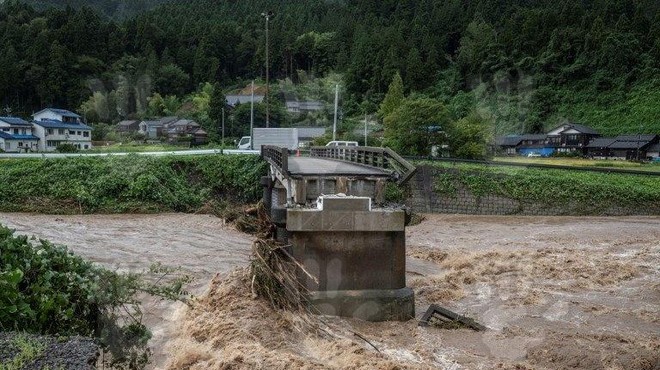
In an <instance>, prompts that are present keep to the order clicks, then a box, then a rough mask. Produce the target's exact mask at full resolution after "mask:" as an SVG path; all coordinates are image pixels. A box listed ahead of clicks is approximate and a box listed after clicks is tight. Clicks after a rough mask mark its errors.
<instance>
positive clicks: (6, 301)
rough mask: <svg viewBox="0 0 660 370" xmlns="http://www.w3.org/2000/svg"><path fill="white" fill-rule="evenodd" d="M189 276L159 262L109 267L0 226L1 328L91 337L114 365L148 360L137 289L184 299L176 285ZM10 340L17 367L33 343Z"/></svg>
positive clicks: (28, 358)
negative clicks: (127, 269) (136, 268)
mask: <svg viewBox="0 0 660 370" xmlns="http://www.w3.org/2000/svg"><path fill="white" fill-rule="evenodd" d="M190 281H191V279H190V278H189V277H188V276H186V275H181V274H179V273H178V271H177V270H175V269H171V268H166V267H163V266H160V265H155V266H152V268H151V269H150V270H149V271H148V272H142V273H134V272H131V273H119V272H116V271H111V270H108V269H105V268H103V267H100V266H97V265H95V264H92V263H91V262H88V261H85V260H83V259H82V258H80V257H79V256H76V255H74V254H73V253H72V252H70V251H69V250H68V249H67V248H66V247H65V246H60V245H55V244H52V243H50V242H49V241H47V240H38V241H37V240H35V239H34V238H28V237H27V236H24V235H18V236H16V235H14V232H13V230H10V229H8V228H6V227H4V226H2V225H0V328H2V330H3V331H16V332H27V333H34V334H48V335H56V336H74V335H80V336H85V337H92V338H95V339H96V340H97V341H98V343H99V344H100V345H101V346H102V347H103V348H104V349H107V350H108V351H109V353H110V354H111V356H110V357H109V358H104V361H107V364H109V365H113V366H118V367H117V368H127V369H128V368H130V369H137V368H141V367H142V366H143V365H145V364H146V363H147V360H148V353H149V352H148V351H147V350H146V347H145V346H146V344H147V341H148V340H149V338H150V336H151V334H150V332H149V330H148V329H147V328H146V326H145V325H144V324H143V323H142V321H141V318H142V310H141V307H140V301H139V299H138V294H142V293H148V294H151V295H156V296H159V297H161V298H165V299H173V300H185V299H186V296H187V293H186V292H185V291H184V290H183V286H184V284H186V283H188V282H190ZM19 338H20V337H19ZM15 347H18V349H19V350H20V353H19V356H17V357H15V358H14V360H12V362H11V363H9V364H8V369H11V368H12V367H11V366H12V364H13V365H16V366H17V367H16V368H23V367H21V366H19V365H21V364H24V363H26V362H29V361H31V360H32V359H33V358H34V357H36V356H38V354H39V353H38V352H39V350H40V349H39V348H38V347H36V346H35V345H33V344H30V343H27V342H25V341H20V340H19V341H18V342H17V343H15ZM0 367H1V366H0Z"/></svg>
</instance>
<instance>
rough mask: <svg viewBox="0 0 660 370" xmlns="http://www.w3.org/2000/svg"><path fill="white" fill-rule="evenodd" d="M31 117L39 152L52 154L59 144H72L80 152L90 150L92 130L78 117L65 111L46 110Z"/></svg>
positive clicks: (57, 109) (56, 109)
mask: <svg viewBox="0 0 660 370" xmlns="http://www.w3.org/2000/svg"><path fill="white" fill-rule="evenodd" d="M32 117H33V120H32V127H33V132H34V135H35V136H37V137H38V138H39V146H38V147H39V151H44V152H52V151H55V149H57V146H58V145H60V144H72V145H74V146H75V147H76V148H78V149H81V150H85V149H91V148H92V128H91V127H90V126H87V125H86V124H85V123H84V122H83V121H82V119H81V117H80V116H79V115H77V114H75V113H73V112H71V111H68V110H66V109H59V108H46V109H43V110H41V111H39V112H37V113H35V114H33V115H32Z"/></svg>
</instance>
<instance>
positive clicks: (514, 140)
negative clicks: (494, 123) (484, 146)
mask: <svg viewBox="0 0 660 370" xmlns="http://www.w3.org/2000/svg"><path fill="white" fill-rule="evenodd" d="M521 141H522V136H520V135H509V136H500V137H497V138H495V145H499V146H516V145H518V144H520V142H521Z"/></svg>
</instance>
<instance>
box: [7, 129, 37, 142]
mask: <svg viewBox="0 0 660 370" xmlns="http://www.w3.org/2000/svg"><path fill="white" fill-rule="evenodd" d="M0 138H2V139H5V140H39V138H38V137H36V136H34V135H12V134H9V133H6V132H4V131H0Z"/></svg>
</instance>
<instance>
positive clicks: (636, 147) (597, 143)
mask: <svg viewBox="0 0 660 370" xmlns="http://www.w3.org/2000/svg"><path fill="white" fill-rule="evenodd" d="M659 142H660V135H654V134H638V135H619V136H617V137H614V138H600V139H595V140H593V141H591V142H590V143H589V145H587V152H588V155H589V156H590V157H593V158H612V159H628V160H634V159H637V160H643V159H646V158H647V157H653V154H654V153H655V152H654V148H655V146H656V145H659V144H658V143H659Z"/></svg>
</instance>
